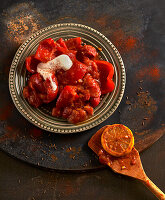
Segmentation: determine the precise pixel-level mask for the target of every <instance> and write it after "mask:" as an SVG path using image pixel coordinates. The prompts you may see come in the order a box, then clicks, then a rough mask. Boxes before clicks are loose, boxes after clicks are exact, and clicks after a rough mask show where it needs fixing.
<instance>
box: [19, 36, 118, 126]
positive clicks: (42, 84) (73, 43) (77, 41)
mask: <svg viewBox="0 0 165 200" xmlns="http://www.w3.org/2000/svg"><path fill="white" fill-rule="evenodd" d="M61 54H66V55H68V56H69V57H70V59H71V60H72V63H73V65H72V67H71V68H70V69H69V70H67V71H64V70H62V69H61V70H57V71H56V72H54V77H53V81H54V82H55V83H56V85H57V86H58V87H57V89H56V91H53V88H52V87H51V83H50V81H49V80H48V79H46V80H44V79H43V77H42V76H41V75H40V74H39V73H37V65H38V63H40V62H48V61H50V60H52V59H54V58H55V57H57V56H59V55H61ZM25 65H26V69H27V70H28V71H29V72H30V73H31V77H30V79H29V81H28V85H27V86H26V87H25V88H24V91H23V95H24V97H25V98H26V99H27V100H28V102H29V104H31V105H32V106H34V107H36V108H37V107H39V106H41V105H42V104H45V103H50V102H52V101H54V108H53V110H52V116H54V117H62V118H65V119H67V120H68V121H69V122H71V123H78V122H81V121H84V120H86V119H88V118H89V117H90V116H92V115H93V108H95V107H96V106H97V105H98V104H99V103H100V96H101V94H107V93H109V92H112V91H113V89H114V87H115V85H114V82H113V80H112V79H113V75H114V68H113V65H112V64H111V63H109V62H107V61H101V60H99V59H98V53H97V51H96V49H95V48H94V47H93V46H91V45H86V44H84V45H83V43H82V40H81V38H80V37H78V38H71V39H69V40H67V41H64V40H63V39H62V38H60V39H59V40H57V41H56V42H55V41H54V40H53V39H52V38H48V39H45V40H43V41H41V42H40V44H39V46H38V49H37V51H36V53H35V54H34V55H31V56H29V57H27V58H26V61H25Z"/></svg>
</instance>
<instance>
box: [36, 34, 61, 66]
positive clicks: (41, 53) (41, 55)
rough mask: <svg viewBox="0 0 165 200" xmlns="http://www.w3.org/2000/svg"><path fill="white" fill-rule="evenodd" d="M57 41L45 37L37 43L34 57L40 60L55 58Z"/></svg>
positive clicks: (45, 60)
mask: <svg viewBox="0 0 165 200" xmlns="http://www.w3.org/2000/svg"><path fill="white" fill-rule="evenodd" d="M56 48H57V43H56V42H54V40H53V39H52V38H48V39H45V40H43V41H41V42H40V43H39V46H38V49H37V51H36V54H35V58H36V59H38V60H40V61H41V62H47V61H49V60H52V59H54V58H55V51H56Z"/></svg>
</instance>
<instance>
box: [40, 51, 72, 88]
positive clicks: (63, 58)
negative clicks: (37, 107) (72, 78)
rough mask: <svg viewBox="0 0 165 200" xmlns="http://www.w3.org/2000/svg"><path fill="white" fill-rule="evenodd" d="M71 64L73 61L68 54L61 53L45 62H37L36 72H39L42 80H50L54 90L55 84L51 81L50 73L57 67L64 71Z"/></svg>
mask: <svg viewBox="0 0 165 200" xmlns="http://www.w3.org/2000/svg"><path fill="white" fill-rule="evenodd" d="M72 65H73V63H72V61H71V59H70V58H69V56H67V55H65V54H62V55H60V56H57V57H56V58H54V59H53V60H50V61H48V62H47V63H39V64H38V65H37V72H38V73H40V75H41V76H42V77H43V79H44V80H46V79H47V78H48V79H49V80H50V82H51V86H52V88H53V90H56V89H57V85H56V84H55V83H54V82H53V80H52V75H53V74H54V73H55V71H56V70H58V69H63V70H64V71H66V70H69V69H70V68H71V67H72Z"/></svg>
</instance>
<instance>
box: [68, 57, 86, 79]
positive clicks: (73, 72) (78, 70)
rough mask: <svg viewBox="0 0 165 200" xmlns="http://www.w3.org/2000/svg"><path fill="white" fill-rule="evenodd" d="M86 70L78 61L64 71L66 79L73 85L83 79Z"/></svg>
mask: <svg viewBox="0 0 165 200" xmlns="http://www.w3.org/2000/svg"><path fill="white" fill-rule="evenodd" d="M86 70H87V66H86V65H84V64H83V63H81V62H79V61H78V60H75V61H74V63H73V65H72V67H71V68H70V69H69V70H68V71H66V74H65V75H66V79H68V80H69V81H70V83H74V82H76V81H78V80H79V79H82V78H83V77H84V75H85V73H86Z"/></svg>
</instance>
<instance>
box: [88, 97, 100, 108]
mask: <svg viewBox="0 0 165 200" xmlns="http://www.w3.org/2000/svg"><path fill="white" fill-rule="evenodd" d="M90 103H91V105H92V106H93V107H94V108H95V107H96V106H98V105H99V103H100V96H99V97H91V98H90Z"/></svg>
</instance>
